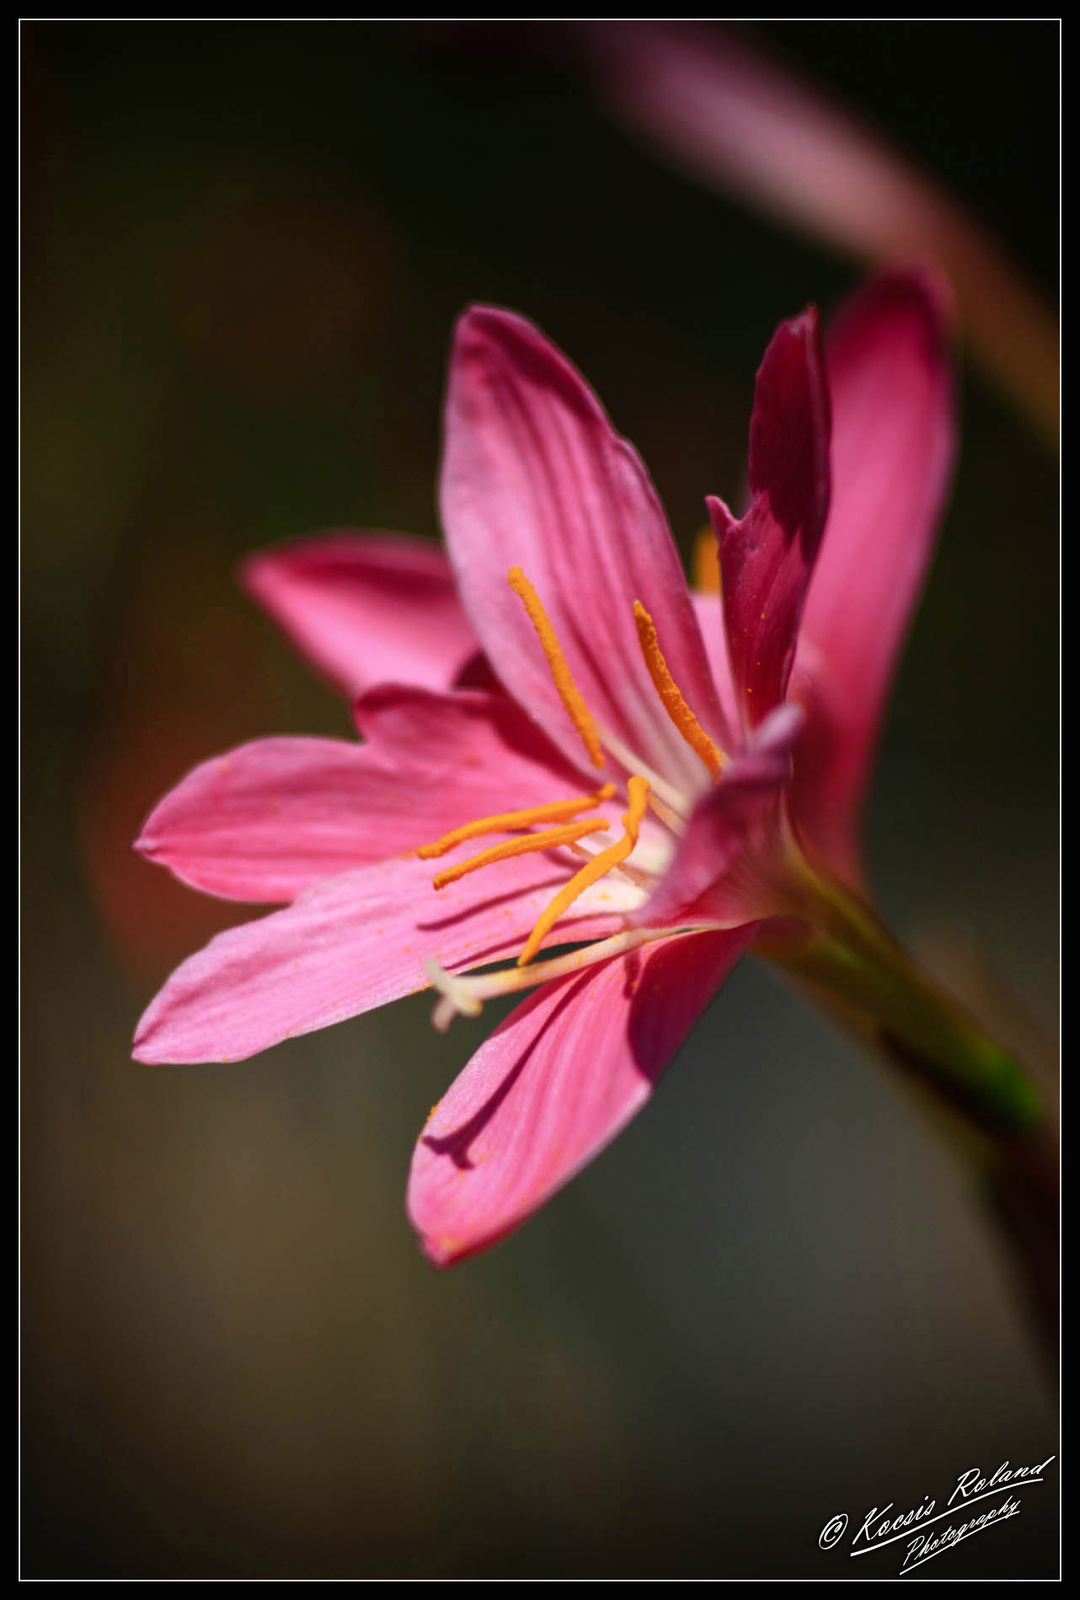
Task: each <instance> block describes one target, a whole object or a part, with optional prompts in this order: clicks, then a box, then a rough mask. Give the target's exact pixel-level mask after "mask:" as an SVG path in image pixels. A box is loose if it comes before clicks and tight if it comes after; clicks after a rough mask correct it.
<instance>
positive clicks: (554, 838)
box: [433, 817, 611, 889]
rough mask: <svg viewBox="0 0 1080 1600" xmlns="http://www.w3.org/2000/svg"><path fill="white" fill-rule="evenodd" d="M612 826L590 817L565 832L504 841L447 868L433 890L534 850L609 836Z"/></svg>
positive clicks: (558, 829) (438, 877)
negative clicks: (590, 834) (594, 837)
mask: <svg viewBox="0 0 1080 1600" xmlns="http://www.w3.org/2000/svg"><path fill="white" fill-rule="evenodd" d="M610 826H611V824H610V822H605V821H604V819H603V817H590V819H589V820H588V822H571V823H568V824H567V826H566V827H565V828H549V829H548V831H547V832H546V833H527V834H526V835H525V837H524V838H522V839H505V840H504V841H503V843H502V844H493V845H492V846H491V848H490V849H489V850H481V852H480V854H479V855H478V856H470V857H469V859H468V861H459V862H458V863H457V865H456V866H453V867H446V868H445V869H444V870H443V871H442V872H440V873H437V874H436V876H435V878H434V880H433V882H434V887H435V888H436V889H445V888H446V885H447V884H448V883H456V882H457V880H458V879H459V878H464V876H465V875H466V873H468V872H478V871H479V869H480V868H481V867H490V866H491V865H492V863H493V862H496V861H508V860H510V858H511V857H512V856H525V855H529V854H530V853H531V852H532V851H534V850H554V849H556V848H557V847H558V846H559V845H568V844H575V843H576V842H577V840H578V839H584V838H585V836H586V834H589V833H606V832H607V830H608V828H610Z"/></svg>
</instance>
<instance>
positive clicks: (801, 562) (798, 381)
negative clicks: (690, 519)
mask: <svg viewBox="0 0 1080 1600" xmlns="http://www.w3.org/2000/svg"><path fill="white" fill-rule="evenodd" d="M828 452H829V403H828V396H827V393H826V390H825V377H824V373H823V371H822V364H821V352H820V348H819V341H818V326H817V313H816V311H814V310H813V308H811V309H810V310H808V311H806V312H804V313H803V315H802V316H801V317H796V318H794V319H793V320H792V321H791V322H785V323H782V324H781V326H780V327H779V328H778V329H777V331H776V333H775V334H774V335H773V338H772V341H771V343H770V344H769V348H768V349H767V350H766V352H765V358H764V360H763V361H762V363H761V366H760V367H759V368H758V375H757V385H756V387H755V390H754V410H753V415H752V417H751V419H750V493H751V495H752V500H751V504H750V509H749V511H748V512H747V513H746V515H745V517H743V518H741V519H736V518H735V517H733V516H732V514H731V512H730V511H729V510H728V508H727V506H725V505H724V503H723V501H722V500H716V499H712V498H710V499H709V500H708V502H707V504H708V507H709V515H710V516H711V518H712V523H713V527H714V529H715V530H716V537H717V539H718V540H719V541H720V575H721V583H722V589H723V606H724V623H725V627H726V631H727V639H728V648H729V651H730V655H731V671H732V677H733V679H734V682H735V688H736V691H737V693H738V696H739V699H740V703H741V707H742V711H743V716H744V718H745V720H746V723H747V726H749V727H754V726H756V725H757V724H758V723H760V722H761V721H762V720H763V718H765V717H766V716H767V715H768V714H769V712H770V711H771V710H772V709H773V707H774V706H776V705H779V703H780V701H781V700H782V699H783V698H784V691H785V689H786V688H787V680H788V675H789V673H790V671H791V665H792V662H793V661H794V659H795V645H796V640H797V636H798V629H799V617H800V613H801V611H802V604H803V596H804V594H805V592H806V586H807V583H808V581H809V578H810V573H811V571H812V570H813V566H814V561H815V558H816V556H817V552H818V546H819V544H820V542H821V535H822V531H823V529H824V526H825V513H826V510H827V507H828V501H829V454H828Z"/></svg>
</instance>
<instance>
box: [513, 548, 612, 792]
mask: <svg viewBox="0 0 1080 1600" xmlns="http://www.w3.org/2000/svg"><path fill="white" fill-rule="evenodd" d="M506 578H507V582H508V583H509V585H510V587H511V589H513V591H514V593H515V594H516V595H517V596H518V598H519V599H520V601H521V603H522V605H523V606H524V607H525V610H526V611H527V612H528V614H529V621H530V622H531V623H532V625H533V627H534V628H535V629H536V637H537V638H538V639H539V641H540V647H541V649H542V650H543V652H544V654H545V655H546V656H547V660H548V666H549V667H550V668H551V676H552V678H553V679H554V681H555V687H556V689H557V690H558V691H559V698H560V699H561V700H562V703H563V705H564V706H565V707H566V711H567V715H568V716H569V718H570V720H571V722H572V723H573V724H574V727H575V728H576V729H577V731H578V733H579V734H580V735H581V742H582V744H583V745H584V746H585V749H586V751H587V752H588V756H589V760H590V761H591V762H592V764H593V766H594V767H602V766H603V765H604V752H603V749H602V748H601V745H600V739H599V736H598V734H597V732H596V728H595V727H594V725H593V719H592V717H591V716H590V715H589V708H588V706H587V705H586V704H585V702H584V700H583V699H582V698H581V691H580V690H579V689H578V686H577V684H576V683H575V682H574V680H573V678H572V677H571V675H570V668H569V667H568V666H567V664H566V657H565V656H564V655H563V653H562V647H561V645H560V644H559V641H558V639H557V638H556V636H555V629H554V628H553V627H552V626H551V622H550V619H549V617H548V614H547V612H546V611H545V610H544V608H543V606H542V605H541V604H540V599H539V596H538V595H537V593H536V590H535V589H534V588H533V586H532V584H531V583H530V582H529V580H528V578H527V577H526V576H525V574H524V573H523V572H522V570H521V568H520V567H511V568H510V571H509V572H508V573H507V574H506Z"/></svg>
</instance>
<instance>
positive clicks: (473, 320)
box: [441, 306, 726, 792]
mask: <svg viewBox="0 0 1080 1600" xmlns="http://www.w3.org/2000/svg"><path fill="white" fill-rule="evenodd" d="M441 500H442V514H443V526H444V528H445V530H446V536H447V543H448V547H449V551H450V559H451V561H452V562H453V565H454V569H455V571H456V573H457V578H458V586H459V590H460V593H461V597H462V601H463V604H464V606H465V609H466V611H467V612H468V614H469V616H470V617H471V619H472V622H473V625H474V627H475V629H476V633H477V636H478V638H479V639H480V641H481V644H482V646H483V648H484V650H485V652H486V654H487V656H488V657H489V659H490V661H491V663H492V665H493V667H494V668H495V671H496V672H497V674H498V676H499V678H500V679H501V681H502V682H503V683H504V684H505V685H506V687H507V688H508V689H509V690H510V692H511V694H513V695H514V696H515V698H516V699H517V700H518V701H519V702H520V703H521V704H522V705H523V706H524V707H525V708H526V709H527V710H528V711H529V713H530V714H531V715H532V716H534V717H535V718H537V720H539V721H540V722H541V724H542V725H543V727H544V728H545V729H546V730H547V731H548V732H549V733H550V735H551V737H552V738H553V739H554V740H555V741H556V742H557V743H558V744H559V746H560V748H561V749H563V750H565V751H566V753H567V754H568V755H569V756H570V757H571V759H573V760H574V761H577V762H579V763H581V762H584V760H585V755H584V751H583V748H582V744H581V741H580V740H579V738H578V735H577V733H576V731H575V729H574V727H573V725H572V724H571V722H570V720H569V718H568V717H567V714H566V711H565V709H564V708H563V705H562V703H561V701H560V699H559V697H558V695H557V693H556V691H555V687H554V685H553V683H552V678H551V672H550V669H549V667H548V663H547V661H546V659H545V657H544V654H543V652H542V651H541V649H540V646H539V644H538V643H537V640H536V636H535V634H534V633H533V630H532V627H531V625H530V623H529V622H528V620H527V618H526V616H525V613H524V610H523V608H522V605H521V602H520V600H519V599H518V597H517V596H516V595H515V594H514V593H513V592H512V591H511V589H510V587H509V585H508V584H507V581H506V579H507V572H508V570H509V569H510V568H511V567H514V566H520V567H521V568H522V569H523V571H524V572H525V574H526V576H527V577H528V578H529V579H530V581H531V582H532V584H533V585H534V586H535V589H536V592H537V594H538V596H539V598H540V600H541V602H542V604H543V606H544V608H545V609H546V611H547V614H548V616H549V617H550V619H551V622H552V624H553V626H554V628H555V632H556V634H557V635H558V638H559V641H560V643H561V645H562V648H563V650H564V652H565V655H566V659H567V662H568V663H569V666H570V670H571V672H572V674H573V676H574V679H575V681H576V683H577V686H578V688H579V690H580V691H581V693H582V695H583V696H584V698H585V701H586V703H587V705H588V706H589V708H590V710H591V712H592V714H593V715H594V716H595V717H596V718H597V719H598V720H599V721H600V722H601V723H603V724H605V725H606V726H607V727H608V728H610V729H611V730H612V731H613V732H614V733H615V734H616V735H617V736H618V738H619V739H621V740H622V741H623V743H624V744H625V745H627V746H629V748H630V749H631V750H633V751H634V752H635V754H636V755H637V756H639V757H641V758H643V759H644V760H645V761H647V762H648V763H649V764H650V765H651V766H653V767H654V768H655V769H656V770H657V771H659V772H661V773H662V774H663V775H664V776H665V777H667V778H669V780H670V781H672V782H673V783H676V784H677V785H678V786H679V787H680V788H685V789H688V790H689V791H690V792H693V791H694V790H697V789H700V788H701V787H702V783H703V778H704V772H703V768H702V764H701V762H700V761H699V759H698V757H697V756H695V755H694V754H693V752H692V751H691V750H690V749H689V748H688V746H687V745H685V744H684V743H683V741H682V739H681V738H680V737H679V735H678V733H677V732H676V731H675V729H674V727H673V726H672V724H671V722H670V721H669V720H668V717H667V714H666V713H665V712H664V710H663V707H662V706H661V703H660V700H659V698H658V697H657V694H656V691H655V690H654V688H653V686H652V682H651V680H650V678H649V674H648V670H647V668H646V666H645V663H644V660H643V658H642V655H641V649H640V646H639V644H638V636H637V628H636V626H635V622H634V614H633V605H634V601H635V600H640V601H641V603H642V604H643V605H644V606H645V608H646V610H647V611H649V612H650V614H651V615H652V617H653V620H654V622H655V624H656V628H657V632H658V636H659V640H660V647H661V649H662V650H663V652H664V654H665V656H666V658H667V662H668V666H669V667H670V669H671V672H672V675H673V676H674V678H675V681H676V683H677V684H678V685H679V687H680V689H681V690H682V692H683V694H684V696H685V697H686V700H687V702H688V703H689V705H690V706H691V708H692V709H693V711H694V712H695V713H696V715H697V717H698V719H699V721H700V722H701V724H702V726H703V727H704V728H705V729H706V730H707V731H708V732H709V733H710V734H711V735H712V736H713V737H714V738H715V739H716V740H717V742H718V743H719V744H721V745H722V746H723V745H724V743H725V738H724V735H725V731H726V730H725V728H724V725H723V717H722V713H721V710H720V705H719V702H718V700H717V697H716V692H715V689H714V687H713V683H712V679H711V676H710V674H709V669H708V663H707V661H706V658H705V651H704V648H703V646H702V643H701V638H700V635H699V633H698V628H697V623H696V620H695V618H694V613H693V608H692V606H691V604H690V596H689V593H688V591H687V587H686V579H685V577H684V575H683V570H682V566H681V563H680V561H679V556H678V552H677V551H676V549H675V545H674V543H673V541H672V538H671V534H670V532H669V531H668V526H667V522H666V520H665V517H664V513H663V511H662V509H661V507H660V503H659V501H658V500H657V498H656V492H655V490H654V489H653V486H652V484H651V483H650V482H649V478H648V475H647V474H646V472H645V469H644V467H643V466H642V464H641V462H640V461H639V459H638V457H637V455H636V454H635V452H634V450H633V449H632V447H631V446H630V445H629V444H628V443H627V442H626V441H625V440H624V439H620V438H619V436H618V435H617V434H616V433H615V431H614V429H613V428H612V426H611V423H610V422H609V420H608V418H607V416H606V414H605V412H604V410H603V408H602V407H601V405H600V402H599V401H598V400H597V398H596V396H595V395H594V394H593V392H592V390H591V389H590V388H589V387H588V385H587V384H586V383H585V381H584V379H583V378H582V377H581V375H580V374H579V373H578V372H577V371H576V370H575V369H574V368H573V367H572V366H571V365H570V363H569V362H568V361H567V360H566V358H565V357H564V356H563V355H561V354H560V353H559V351H558V350H556V349H555V348H554V346H553V345H551V344H549V343H548V341H547V340H546V339H545V338H544V336H543V335H542V334H541V333H540V332H539V331H538V329H536V328H534V327H533V326H532V324H531V323H529V322H526V321H525V320H524V319H523V318H522V317H518V316H515V315H513V314H512V313H511V312H508V311H499V310H495V309H492V308H490V307H485V306H474V307H473V308H472V309H471V310H469V311H467V312H466V313H465V315H464V316H463V317H462V319H461V321H460V322H459V324H458V328H457V334H456V337H455V342H454V351H453V357H452V360H451V366H450V384H449V394H448V398H447V411H446V450H445V455H444V459H443V469H442V488H441Z"/></svg>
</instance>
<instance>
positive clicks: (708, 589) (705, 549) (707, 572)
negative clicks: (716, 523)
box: [693, 525, 720, 594]
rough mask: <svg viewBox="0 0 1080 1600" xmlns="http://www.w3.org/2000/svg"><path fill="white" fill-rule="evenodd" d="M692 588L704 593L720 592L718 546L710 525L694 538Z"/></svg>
mask: <svg viewBox="0 0 1080 1600" xmlns="http://www.w3.org/2000/svg"><path fill="white" fill-rule="evenodd" d="M693 567H694V588H695V589H700V590H701V591H702V593H704V594H719V593H720V546H719V545H718V544H717V541H716V534H715V533H714V532H713V530H712V527H711V526H710V525H706V526H705V527H704V528H700V529H699V530H698V533H697V537H696V538H695V539H694V561H693Z"/></svg>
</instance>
